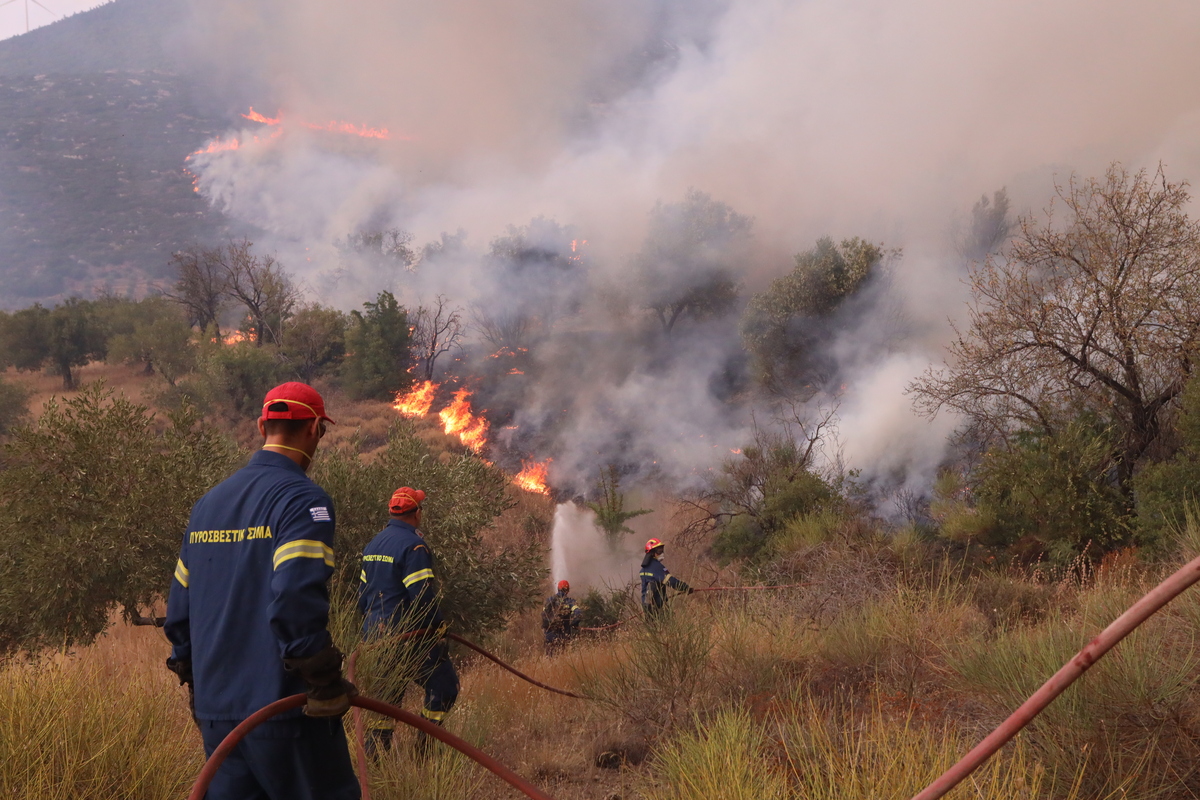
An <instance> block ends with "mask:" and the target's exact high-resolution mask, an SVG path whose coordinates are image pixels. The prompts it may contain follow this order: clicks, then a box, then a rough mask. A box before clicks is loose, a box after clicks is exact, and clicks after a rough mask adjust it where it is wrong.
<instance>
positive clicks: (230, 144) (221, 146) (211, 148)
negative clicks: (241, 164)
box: [188, 136, 242, 158]
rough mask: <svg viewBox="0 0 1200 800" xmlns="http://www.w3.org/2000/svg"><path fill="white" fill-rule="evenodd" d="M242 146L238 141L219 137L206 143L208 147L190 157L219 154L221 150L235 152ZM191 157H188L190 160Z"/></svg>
mask: <svg viewBox="0 0 1200 800" xmlns="http://www.w3.org/2000/svg"><path fill="white" fill-rule="evenodd" d="M241 146H242V143H241V141H240V140H238V139H222V138H220V137H219V136H218V137H217V138H216V139H213V140H212V141H211V142H209V143H208V146H207V147H205V148H202V149H200V150H197V151H196V152H194V153H192V156H198V155H201V154H203V153H220V152H221V151H223V150H237V149H238V148H239V147H241ZM192 156H188V158H191V157H192Z"/></svg>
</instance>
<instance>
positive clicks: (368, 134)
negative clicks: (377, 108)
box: [303, 120, 392, 139]
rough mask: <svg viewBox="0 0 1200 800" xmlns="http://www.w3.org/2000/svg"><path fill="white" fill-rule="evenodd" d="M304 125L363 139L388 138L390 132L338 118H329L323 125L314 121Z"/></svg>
mask: <svg viewBox="0 0 1200 800" xmlns="http://www.w3.org/2000/svg"><path fill="white" fill-rule="evenodd" d="M303 124H304V127H306V128H312V129H313V130H314V131H330V132H332V133H348V134H350V135H352V136H361V137H363V138H364V139H390V138H392V135H391V133H389V132H388V129H387V128H370V127H368V126H366V125H355V124H354V123H353V122H342V121H340V120H337V121H334V120H330V121H329V122H326V123H325V124H324V125H318V124H317V123H315V122H305V123H303Z"/></svg>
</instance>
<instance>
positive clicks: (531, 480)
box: [513, 458, 554, 494]
mask: <svg viewBox="0 0 1200 800" xmlns="http://www.w3.org/2000/svg"><path fill="white" fill-rule="evenodd" d="M553 460H554V459H552V458H547V459H546V460H545V461H542V462H540V463H539V462H537V461H524V460H522V461H521V471H520V472H518V473H517V476H516V477H515V478H513V483H514V484H516V486H517V487H518V488H520V489H524V490H525V491H527V492H536V493H537V494H550V488H549V487H548V486H546V470H547V469H549V467H550V462H551V461H553Z"/></svg>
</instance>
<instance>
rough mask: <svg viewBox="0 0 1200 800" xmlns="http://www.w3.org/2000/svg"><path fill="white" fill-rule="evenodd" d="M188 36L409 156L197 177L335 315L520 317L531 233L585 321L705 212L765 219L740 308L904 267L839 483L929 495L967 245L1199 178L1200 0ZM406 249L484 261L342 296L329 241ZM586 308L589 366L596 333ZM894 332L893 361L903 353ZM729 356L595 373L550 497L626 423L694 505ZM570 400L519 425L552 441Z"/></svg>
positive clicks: (322, 138) (239, 10)
mask: <svg viewBox="0 0 1200 800" xmlns="http://www.w3.org/2000/svg"><path fill="white" fill-rule="evenodd" d="M195 13H196V20H195V22H194V27H193V30H194V32H195V43H196V47H195V48H194V50H195V53H196V57H197V58H199V59H202V60H203V61H204V63H205V64H207V65H208V67H207V68H208V69H209V71H210V72H213V73H214V74H218V75H223V76H225V77H226V79H227V80H228V84H229V87H230V93H231V97H234V96H236V97H237V98H238V99H239V100H245V101H247V102H254V103H256V105H258V106H259V109H260V110H267V111H274V108H273V107H268V108H263V106H265V105H267V104H268V103H274V104H277V105H278V107H279V108H280V109H281V110H282V112H283V114H284V116H285V122H286V120H288V119H294V120H309V121H315V122H325V121H326V120H351V121H354V122H356V123H360V124H366V125H370V126H374V127H387V128H388V129H389V131H390V132H391V133H392V138H391V139H389V140H387V141H377V140H357V139H352V138H348V137H341V138H338V137H333V136H331V135H328V134H323V133H319V132H314V131H311V130H308V129H303V128H300V127H296V126H292V127H290V128H288V129H287V130H285V132H284V134H283V135H281V136H280V137H279V138H278V139H274V140H270V141H264V142H262V143H260V144H258V145H253V146H244V147H242V148H241V149H239V150H236V151H225V152H219V153H214V154H212V155H208V156H204V157H202V158H200V159H197V160H196V162H195V169H196V171H197V172H198V174H199V176H200V187H201V189H202V191H203V192H204V193H205V194H206V196H208V197H210V198H212V199H213V200H214V202H217V203H220V204H222V205H223V206H224V207H225V208H227V209H228V211H229V212H230V213H231V214H233V215H234V216H235V217H237V218H239V219H242V220H244V221H246V222H248V223H251V224H253V225H256V226H259V227H260V228H261V229H264V230H265V231H267V232H269V237H270V238H269V240H268V241H265V242H263V243H262V244H264V245H265V246H268V247H271V248H274V249H276V250H277V251H278V252H279V253H280V255H281V257H282V258H283V260H284V261H285V263H287V264H288V266H290V267H292V268H293V269H306V270H308V272H307V273H306V278H307V279H308V281H309V283H310V285H313V286H321V287H322V288H323V289H325V290H326V291H327V292H329V291H332V292H335V293H336V292H341V294H340V295H338V294H334V295H330V294H326V295H325V298H326V299H328V298H329V297H330V296H337V297H338V298H339V300H340V301H341V302H342V303H343V304H347V305H349V304H351V303H357V302H360V301H361V299H363V298H364V297H365V296H369V295H370V293H371V292H373V291H377V290H378V289H381V288H393V289H396V290H398V291H401V292H402V293H404V295H405V297H406V298H407V299H408V300H409V301H411V299H412V298H415V297H426V298H427V297H431V296H433V295H435V294H437V293H446V294H448V295H451V296H452V297H453V298H455V299H456V300H458V301H459V302H461V303H464V304H466V303H477V304H485V305H486V304H488V303H501V304H502V303H503V302H504V299H503V297H502V296H501V295H497V294H496V290H495V287H494V286H493V285H492V284H491V283H490V282H488V281H485V280H482V278H481V275H480V270H481V269H482V267H481V264H482V263H484V262H482V261H481V259H480V255H481V254H482V253H483V252H484V251H485V249H486V246H487V243H488V242H489V241H490V240H491V239H492V238H493V237H495V236H499V235H503V234H504V233H505V230H506V227H507V226H508V225H525V224H527V223H528V222H529V220H531V219H533V218H534V217H537V216H539V215H543V216H545V217H547V218H552V219H554V220H556V221H557V222H558V223H560V224H563V225H571V226H574V229H575V230H577V231H579V235H580V237H581V238H586V239H587V240H588V242H589V244H588V251H587V252H588V258H589V265H590V268H591V273H590V278H589V286H588V289H587V293H588V296H589V297H590V298H592V299H594V298H595V297H596V296H598V295H599V294H601V293H602V292H603V291H607V290H609V289H612V288H613V287H616V288H617V289H620V288H621V287H627V286H628V282H629V281H630V272H629V264H630V256H631V254H632V253H634V252H635V251H636V250H637V248H638V246H639V244H640V242H641V239H642V237H643V236H644V234H645V231H646V225H647V212H648V211H649V210H650V209H651V208H652V207H653V205H654V203H655V202H657V201H659V200H662V201H665V202H675V201H678V200H679V199H680V198H681V197H682V196H683V194H684V192H685V191H686V190H687V189H688V188H689V187H695V188H697V189H700V190H702V191H705V192H708V193H709V194H711V195H712V196H713V197H714V198H716V199H718V200H721V201H723V202H726V203H728V204H729V205H730V206H732V208H733V209H735V210H736V211H738V212H740V213H742V214H747V215H750V216H752V217H753V218H754V220H755V223H754V252H753V256H752V257H750V258H748V259H747V260H746V263H745V264H744V276H743V281H744V288H745V290H746V291H755V290H758V289H761V288H762V287H763V286H765V284H766V282H767V281H768V280H769V279H770V278H772V277H776V276H778V275H780V274H782V273H784V272H785V271H787V270H788V269H789V268H790V266H791V261H790V256H791V254H793V253H795V252H798V251H801V250H805V249H807V248H809V247H811V246H812V243H813V241H814V240H815V239H816V238H817V237H818V236H821V235H824V234H830V235H832V236H834V237H835V238H842V237H846V236H853V235H858V236H863V237H866V238H868V239H870V240H872V241H882V242H884V243H885V244H886V245H888V246H889V247H903V248H904V250H905V255H904V257H903V258H902V259H901V260H899V261H898V262H897V263H896V264H895V265H894V267H893V270H892V275H891V280H890V282H889V283H888V287H887V292H886V295H887V296H886V298H885V299H886V302H881V303H880V306H879V310H878V313H867V314H865V315H863V316H862V317H861V318H860V321H859V322H857V323H856V324H855V325H854V326H853V327H852V328H850V329H847V330H845V331H842V332H841V333H840V334H839V337H838V341H837V345H836V352H835V355H837V357H838V358H839V360H840V363H841V364H842V368H843V374H845V375H846V380H847V385H846V386H845V388H844V390H843V392H842V394H841V398H840V402H841V408H840V416H841V424H840V426H839V433H840V440H841V443H842V447H843V451H842V452H843V455H844V456H845V458H846V460H847V461H848V463H849V466H852V467H860V468H863V469H864V470H866V472H867V473H868V474H871V473H872V472H880V473H884V472H886V473H888V474H893V475H894V474H897V473H907V475H908V477H907V478H906V480H910V481H911V480H918V479H919V480H925V479H927V477H928V475H929V474H930V472H931V470H932V469H933V467H934V466H935V465H936V463H937V461H938V459H939V458H940V456H941V454H942V452H943V443H944V440H945V436H946V434H947V432H948V430H949V428H950V427H952V426H953V420H938V421H936V422H934V423H930V422H928V421H926V420H923V419H920V418H917V417H915V416H914V415H913V413H912V412H911V410H910V401H909V398H907V397H906V396H905V395H904V387H905V386H906V384H907V383H908V382H909V381H910V380H911V379H912V378H913V377H915V376H916V375H917V374H919V373H920V372H921V371H922V370H923V369H924V367H925V366H926V365H928V364H929V363H931V362H935V361H937V360H940V357H941V351H940V348H941V345H942V344H943V342H944V341H945V339H946V338H947V336H948V334H949V327H948V325H947V323H946V319H947V317H955V316H959V315H961V312H962V308H963V305H962V304H963V299H964V292H963V287H962V284H961V280H960V278H961V274H962V266H963V265H962V259H961V257H959V256H958V255H957V253H956V252H955V250H954V248H953V246H952V245H951V243H950V242H949V237H948V235H947V231H948V230H949V229H950V225H951V222H952V220H953V219H954V218H955V217H956V216H961V215H962V214H963V213H964V212H965V209H967V208H969V207H970V205H971V203H972V202H973V201H974V200H975V199H977V198H978V197H979V196H980V195H981V194H982V193H985V192H991V191H992V190H995V189H998V188H1000V187H1005V186H1006V187H1008V190H1009V196H1010V197H1011V198H1012V200H1013V204H1014V208H1015V209H1017V210H1018V211H1019V212H1026V211H1029V210H1037V209H1040V208H1041V207H1042V206H1044V205H1045V204H1046V202H1047V201H1048V199H1049V197H1050V196H1051V194H1052V191H1053V186H1052V182H1053V179H1054V176H1056V175H1057V176H1058V177H1060V178H1065V177H1066V175H1067V174H1068V173H1070V172H1071V171H1073V170H1074V171H1078V172H1080V173H1081V174H1084V175H1094V174H1099V173H1100V172H1102V170H1103V169H1104V167H1105V166H1106V165H1107V163H1108V162H1110V161H1112V160H1121V161H1123V162H1124V163H1126V164H1127V165H1128V166H1131V167H1134V168H1138V167H1141V166H1145V165H1152V164H1153V163H1154V162H1156V161H1157V160H1159V159H1161V160H1163V161H1165V162H1166V166H1167V171H1168V175H1169V176H1170V177H1171V178H1173V179H1178V178H1190V177H1194V176H1195V173H1196V170H1197V167H1200V144H1198V142H1200V135H1198V134H1200V84H1198V83H1197V82H1196V81H1195V80H1194V76H1195V75H1197V74H1200V49H1198V48H1196V47H1195V43H1194V33H1195V31H1196V30H1197V29H1198V26H1200V5H1198V4H1196V3H1194V2H1187V1H1185V0H1174V1H1172V0H1166V1H1165V2H1160V3H1155V4H1150V5H1146V4H1131V3H1127V2H1118V1H1117V0H1064V2H1058V3H1043V2H1035V1H1034V0H1006V1H1005V2H1000V1H999V0H982V1H981V2H973V3H961V2H952V1H951V0H916V2H909V3H891V2H884V1H883V0H859V1H858V2H855V1H853V0H807V1H805V2H795V1H793V2H785V1H784V0H739V2H737V3H732V2H731V3H721V2H707V3H705V2H667V1H666V0H660V2H644V1H643V2H634V1H633V0H510V1H509V2H504V3H492V4H479V3H471V2H464V1H463V0H447V2H442V3H437V4H429V3H418V2H413V1H412V0H402V1H400V2H397V1H396V0H388V1H387V2H383V0H368V1H366V2H361V3H356V4H353V5H351V6H347V5H345V4H329V3H322V2H316V1H315V0H287V1H286V2H283V0H238V2H236V3H234V2H232V0H220V1H218V2H212V1H211V0H206V2H204V3H197V4H196V12H195ZM246 127H247V129H252V128H254V127H255V126H254V125H253V124H251V123H247V125H246ZM401 137H406V138H401ZM391 225H394V226H397V227H400V228H403V229H405V230H408V231H411V232H412V233H414V234H415V236H416V240H417V242H418V243H420V242H426V241H432V240H436V239H437V238H438V237H439V236H440V235H441V234H442V233H444V232H454V231H456V230H459V229H463V230H465V231H466V232H467V234H468V238H467V254H466V255H465V256H464V257H462V258H461V259H459V260H457V261H455V260H449V259H448V260H443V261H441V262H438V264H437V265H436V268H428V269H418V270H417V271H416V272H415V273H412V274H408V273H404V274H392V275H379V274H374V273H372V274H360V275H353V274H351V275H346V274H342V275H341V278H340V279H339V280H338V281H336V282H335V281H333V280H331V276H332V275H333V274H334V273H335V270H336V268H337V266H338V264H339V261H338V256H337V253H336V251H335V250H334V248H333V246H332V243H333V242H334V240H335V239H337V238H339V237H344V236H345V235H346V234H347V233H349V232H352V231H355V230H360V229H363V228H366V227H374V228H380V227H385V226H391ZM588 308H590V313H591V316H587V314H586V313H585V315H584V317H583V318H582V321H579V322H577V323H576V324H575V330H574V331H573V333H574V334H575V335H576V337H577V338H579V337H585V336H586V335H587V332H588V329H589V326H594V325H601V324H604V321H603V320H604V317H603V314H600V313H599V305H598V304H597V303H592V304H591V305H590V306H589V307H588ZM895 318H900V319H903V320H905V321H906V322H905V325H906V328H905V330H906V331H907V333H906V336H905V337H904V338H903V339H897V338H895V337H892V336H888V335H886V334H887V331H888V330H890V329H889V328H888V325H891V324H892V323H891V322H889V321H887V320H894V319H895ZM877 320H878V321H877ZM618 324H626V323H624V322H619V323H618ZM728 339H729V337H728V332H725V333H710V332H706V331H704V330H699V331H698V332H696V333H695V335H693V336H692V337H691V338H689V339H688V340H687V343H686V344H685V345H683V346H682V347H683V348H684V349H685V350H686V351H687V352H685V353H684V354H683V355H682V356H681V357H677V358H674V359H672V360H671V362H670V363H669V364H667V365H665V366H662V367H661V368H660V366H661V365H659V366H656V365H653V364H642V365H640V366H638V368H635V369H625V370H624V371H622V370H621V369H620V368H619V367H620V365H621V363H622V362H623V361H625V362H628V361H636V359H637V356H636V355H631V354H630V353H632V352H633V351H632V350H630V351H629V352H615V353H611V354H610V356H611V361H612V362H614V363H612V364H597V363H580V364H579V365H578V379H577V381H576V383H575V385H573V386H571V387H569V388H570V391H571V392H573V393H574V395H575V396H576V397H577V399H579V400H580V402H579V403H578V404H577V406H576V408H575V409H574V410H573V413H574V414H575V420H574V422H573V423H572V424H571V425H569V426H567V427H568V430H566V431H565V432H564V433H562V435H561V436H560V438H559V441H560V442H561V443H563V445H562V452H556V453H554V455H555V456H556V461H555V467H554V469H556V470H560V473H559V474H560V476H563V477H567V478H568V479H571V480H576V479H578V478H579V476H580V475H581V474H582V473H583V472H585V471H586V469H587V468H588V467H590V466H594V464H593V463H592V462H594V461H595V460H596V458H597V457H607V454H605V453H601V451H602V450H603V448H604V444H603V440H605V439H606V438H608V439H611V438H612V436H611V431H612V424H613V421H614V420H636V424H635V423H634V422H629V423H627V424H623V426H622V431H623V432H624V434H625V435H626V439H627V446H628V447H629V448H632V450H633V452H634V453H635V454H639V455H640V454H641V453H643V452H644V453H646V454H657V456H658V458H660V459H664V460H669V461H671V463H670V464H668V465H660V466H662V467H663V470H664V473H665V474H668V475H671V476H672V477H674V478H676V479H677V480H686V479H687V476H688V474H689V473H690V472H691V471H692V470H693V469H700V470H702V469H704V468H705V467H707V466H708V465H710V464H711V463H712V462H713V460H714V458H715V456H717V455H725V454H726V453H727V450H728V449H729V448H731V447H735V446H738V445H739V444H740V443H741V441H742V440H744V438H745V435H746V429H747V424H748V421H747V419H745V418H737V419H733V418H730V413H729V411H728V406H727V405H726V404H724V403H722V402H720V401H719V400H717V399H715V398H714V396H713V392H712V391H710V386H711V384H712V381H713V380H714V378H715V376H716V375H717V374H718V372H719V367H718V366H715V363H716V362H720V361H721V359H722V358H723V357H724V356H725V355H726V354H727V353H728V352H730V347H731V345H732V344H733V343H731V342H730V341H729V340H728ZM563 349H567V345H565V344H564V345H562V346H561V347H560V351H561V350H563ZM558 357H559V358H560V360H561V359H563V358H569V356H564V355H562V354H561V353H560V355H559V356H558ZM558 374H561V371H560V372H559V373H558ZM562 390H563V387H561V386H559V387H550V388H548V389H547V391H546V392H544V393H543V394H544V395H546V396H547V398H552V399H553V403H551V400H550V399H547V400H546V402H545V403H543V404H541V405H536V406H535V407H531V408H530V409H528V411H527V417H526V420H525V421H526V422H528V423H531V424H532V423H533V422H539V423H544V422H546V420H547V419H549V418H550V417H551V416H552V415H553V414H555V413H557V408H556V407H555V405H554V403H557V402H558V401H559V400H560V399H561V396H562ZM583 398H586V402H585V401H584V400H583ZM701 433H704V434H705V435H706V439H701V438H700V434H701ZM714 445H715V446H714ZM672 453H674V455H671V454H672ZM598 454H599V456H598ZM913 476H919V477H918V478H913ZM552 477H554V475H553V473H552Z"/></svg>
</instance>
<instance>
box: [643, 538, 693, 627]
mask: <svg viewBox="0 0 1200 800" xmlns="http://www.w3.org/2000/svg"><path fill="white" fill-rule="evenodd" d="M664 550H666V545H664V544H663V543H662V542H660V541H659V540H658V539H651V540H650V541H648V542H646V555H645V556H644V557H643V558H642V572H641V578H642V610H643V611H644V612H646V619H648V620H650V619H654V618H655V617H657V616H659V615H660V614H662V613H663V611H664V610H665V609H666V607H667V587H670V588H672V589H674V590H675V591H677V592H683V593H684V594H691V593H692V592H693V591H695V590H694V589H692V587H690V586H688V585H687V584H686V583H684V582H683V581H681V580H679V578H676V577H675V576H674V575H672V574H671V571H670V570H668V569H667V568H666V566H664V565H663V563H662V561H661V560H660V559H661V558H662V554H663V551H664Z"/></svg>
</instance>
